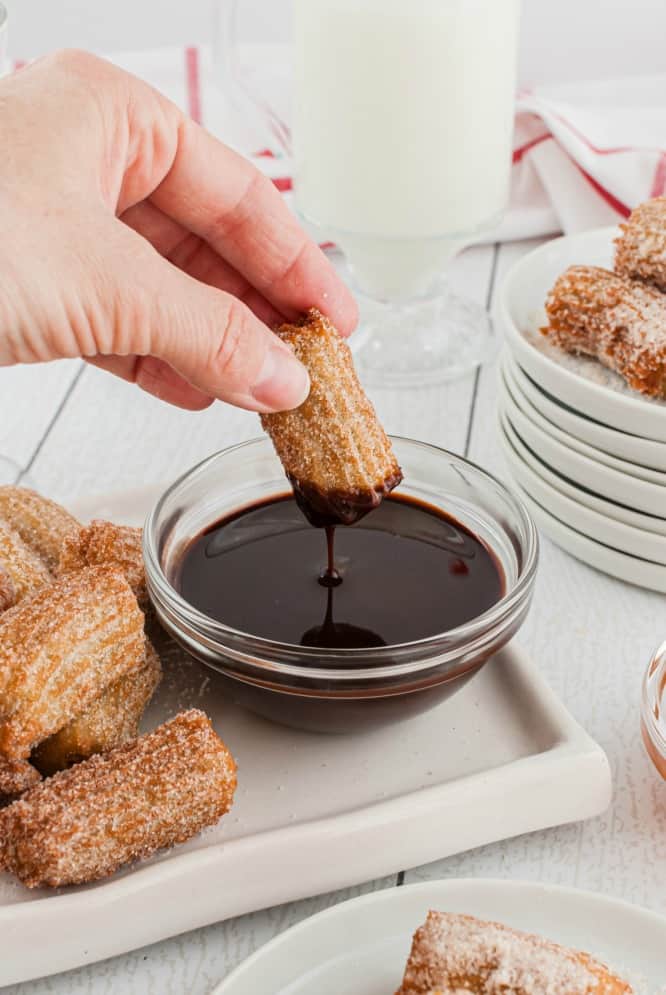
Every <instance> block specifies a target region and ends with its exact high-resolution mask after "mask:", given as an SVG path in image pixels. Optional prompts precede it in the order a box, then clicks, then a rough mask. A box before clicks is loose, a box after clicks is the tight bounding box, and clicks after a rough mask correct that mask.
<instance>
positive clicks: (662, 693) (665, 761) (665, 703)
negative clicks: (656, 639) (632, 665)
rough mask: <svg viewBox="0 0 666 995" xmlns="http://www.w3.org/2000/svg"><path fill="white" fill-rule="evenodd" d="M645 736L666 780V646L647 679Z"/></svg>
mask: <svg viewBox="0 0 666 995" xmlns="http://www.w3.org/2000/svg"><path fill="white" fill-rule="evenodd" d="M641 732H642V734H643V742H644V743H645V748H646V750H647V751H648V754H649V756H650V759H651V760H652V762H653V764H654V765H655V767H656V768H657V770H658V771H659V773H660V774H661V776H662V777H663V778H664V779H665V780H666V642H663V643H662V644H661V646H660V647H659V648H658V649H657V651H656V652H655V653H654V655H653V657H652V659H651V660H650V664H649V666H648V668H647V670H646V672H645V677H644V678H643V692H642V695H641Z"/></svg>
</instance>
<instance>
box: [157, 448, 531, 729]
mask: <svg viewBox="0 0 666 995" xmlns="http://www.w3.org/2000/svg"><path fill="white" fill-rule="evenodd" d="M392 442H393V446H394V449H395V452H396V456H397V458H398V461H399V462H400V464H401V466H402V469H403V472H404V478H405V479H404V482H403V484H402V485H401V486H400V488H399V492H400V493H401V494H406V495H409V496H411V497H415V498H417V499H421V500H422V501H425V502H427V503H429V504H431V505H434V506H435V507H437V508H440V509H441V510H443V511H445V512H446V513H447V514H449V515H450V516H452V517H453V518H455V519H457V520H458V521H459V522H461V523H462V524H463V525H465V526H467V528H468V529H470V530H471V531H472V532H474V533H475V534H476V535H477V536H478V537H479V538H480V539H481V540H482V541H483V542H484V543H485V544H486V546H487V547H489V548H490V549H491V550H492V552H493V553H494V555H495V557H496V560H497V562H498V563H499V565H500V567H501V570H502V572H503V575H504V594H503V596H502V597H501V599H500V600H499V601H498V602H497V603H496V604H494V605H493V606H492V607H491V608H489V609H488V610H487V611H485V612H484V613H483V614H482V615H479V616H478V617H477V618H474V619H472V620H471V621H469V622H467V623H465V624H464V625H461V626H459V627H457V628H455V629H451V630H449V631H448V632H442V633H441V634H439V635H436V636H432V637H430V638H427V639H421V640H418V641H415V642H409V643H401V644H399V645H393V646H382V647H378V648H370V649H321V648H314V647H303V646H296V645H293V644H288V643H280V642H273V641H271V640H268V639H264V638H260V637H257V636H253V635H252V634H251V633H247V632H239V631H237V630H234V629H232V628H230V627H228V626H226V625H223V624H222V623H220V622H218V621H216V620H214V619H211V618H209V617H208V616H206V615H204V614H202V613H201V612H200V611H198V610H197V609H196V608H194V607H193V606H192V605H190V604H188V602H187V601H185V600H184V599H183V598H182V597H181V595H180V594H179V592H178V591H177V590H176V588H175V587H174V583H173V579H174V577H175V576H176V573H177V569H178V565H179V562H180V560H181V558H182V555H183V553H184V551H185V549H186V548H187V546H188V544H189V543H190V541H191V540H192V539H193V538H194V537H195V536H196V535H198V534H199V533H200V532H201V531H202V530H204V529H205V528H207V527H208V526H210V525H212V524H213V523H214V522H216V521H218V520H219V519H220V518H222V517H224V516H226V515H229V514H231V513H232V512H237V511H239V510H240V509H242V508H244V507H247V506H248V505H252V504H254V503H256V502H258V501H261V500H266V499H268V498H270V497H273V496H277V495H280V494H284V493H285V491H286V490H288V488H287V487H286V485H285V477H284V471H283V469H282V466H281V464H280V462H279V460H278V458H277V456H276V455H275V452H274V450H273V446H272V444H271V442H270V440H269V439H268V438H262V439H256V440H253V441H251V442H246V443H243V444H242V445H238V446H234V447H232V448H230V449H225V450H223V451H222V452H220V453H217V454H216V455H215V456H211V457H210V458H209V459H207V460H205V461H204V462H203V463H200V464H199V465H198V466H196V467H194V468H193V469H192V470H190V471H188V472H187V473H186V474H185V475H184V476H183V477H181V478H180V479H179V480H177V481H176V482H175V483H174V484H173V485H172V486H171V487H169V489H168V490H167V491H166V493H165V494H164V495H163V496H162V497H161V498H160V500H159V501H158V502H157V504H156V506H155V507H154V509H153V510H152V512H151V514H150V515H149V517H148V521H147V523H146V527H145V530H144V557H145V561H146V574H147V580H148V587H149V591H150V595H151V598H152V600H153V603H154V606H155V609H156V611H157V615H158V617H159V619H160V621H161V623H162V625H163V626H164V627H165V628H166V629H167V630H168V631H169V632H170V633H171V635H172V636H173V637H174V638H175V639H176V640H177V642H179V643H180V644H181V646H183V647H184V648H185V649H186V650H187V651H188V652H189V653H190V654H191V655H192V656H194V657H196V658H197V659H198V660H201V661H202V662H203V663H205V664H208V665H209V666H211V667H213V668H214V669H215V670H216V671H218V672H219V673H220V674H222V675H224V678H225V680H226V685H227V688H228V690H229V692H230V693H231V695H232V697H233V699H234V700H235V701H237V702H238V703H239V704H241V705H244V706H245V707H247V708H250V709H251V710H253V711H255V712H258V713H260V714H261V715H263V716H265V717H266V718H269V719H273V720H274V721H278V722H281V723H284V724H286V725H291V726H295V727H297V728H301V729H309V730H313V731H321V732H349V731H354V730H361V729H368V728H370V727H372V726H376V725H380V724H384V723H387V722H394V721H396V720H398V719H403V718H407V717H409V716H411V715H414V714H417V713H419V712H422V711H425V710H426V709H428V708H430V707H432V706H433V705H435V704H437V703H439V702H440V701H442V700H443V699H445V698H448V697H450V696H451V695H452V694H453V693H454V692H456V691H458V690H459V689H460V688H461V687H463V685H464V684H465V683H466V682H467V681H468V680H469V679H470V678H471V677H472V676H473V675H474V674H475V673H477V672H478V670H479V669H480V668H481V667H482V666H483V665H484V664H485V663H486V661H487V660H489V659H490V657H492V655H493V654H494V653H496V652H497V651H498V650H499V649H500V648H501V647H502V646H504V645H505V643H507V642H508V640H509V639H511V637H512V636H513V635H514V633H515V632H516V631H517V629H518V628H519V627H520V625H521V624H522V622H523V620H524V618H525V615H526V613H527V610H528V607H529V603H530V600H531V596H532V590H533V586H534V579H535V575H536V567H537V559H538V540H537V533H536V529H535V527H534V525H533V523H532V520H531V519H530V517H529V514H528V513H527V511H526V509H525V508H524V506H523V504H522V503H521V501H520V500H519V499H518V498H516V497H514V495H513V494H511V492H510V491H509V490H507V488H506V487H505V486H504V485H503V484H502V483H500V482H499V481H498V480H495V478H494V477H492V476H491V475H490V474H488V473H486V472H485V471H484V470H482V469H480V468H479V467H477V466H475V465H474V464H473V463H470V462H468V461H467V460H464V459H462V458H461V457H459V456H454V455H452V454H451V453H448V452H446V451H445V450H443V449H438V448H437V447H435V446H431V445H426V444H425V443H422V442H415V441H413V440H411V439H401V438H393V439H392ZM397 580H398V582H399V578H398V579H397ZM405 610H406V611H408V610H409V609H408V606H406V609H405Z"/></svg>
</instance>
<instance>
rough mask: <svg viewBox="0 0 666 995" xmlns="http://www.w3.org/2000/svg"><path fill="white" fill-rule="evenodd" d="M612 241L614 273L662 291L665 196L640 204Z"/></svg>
mask: <svg viewBox="0 0 666 995" xmlns="http://www.w3.org/2000/svg"><path fill="white" fill-rule="evenodd" d="M620 228H621V229H622V234H621V236H620V237H619V238H618V239H617V240H616V242H615V272H616V273H618V274H619V275H620V276H625V277H627V278H629V279H631V280H643V281H644V282H645V283H650V284H652V285H653V286H654V287H656V288H657V289H658V290H662V291H664V292H666V197H655V198H654V199H653V200H648V201H646V202H645V203H644V204H640V205H639V206H638V207H637V208H636V209H635V210H633V211H632V212H631V215H630V217H629V219H628V220H627V221H626V222H625V223H624V224H622V225H620Z"/></svg>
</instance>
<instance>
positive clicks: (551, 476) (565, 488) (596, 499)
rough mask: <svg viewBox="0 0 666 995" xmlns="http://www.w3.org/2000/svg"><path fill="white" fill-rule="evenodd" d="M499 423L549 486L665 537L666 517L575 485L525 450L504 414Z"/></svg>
mask: <svg viewBox="0 0 666 995" xmlns="http://www.w3.org/2000/svg"><path fill="white" fill-rule="evenodd" d="M502 423H503V428H504V430H505V431H506V432H507V434H508V435H509V437H510V439H511V444H512V446H513V448H514V449H515V450H516V452H517V453H518V454H519V456H520V458H521V459H522V460H523V462H524V463H527V465H528V466H529V467H531V469H532V470H534V472H535V473H537V474H538V475H539V476H540V477H542V478H543V479H544V480H545V481H546V482H547V483H549V484H550V485H551V487H553V488H555V489H556V490H558V491H560V493H562V494H566V495H567V496H568V497H570V498H572V499H573V500H574V501H577V502H578V503H579V504H582V505H585V507H586V508H592V509H593V510H594V511H598V512H599V514H600V515H603V516H604V517H605V518H613V519H615V520H616V521H618V522H624V523H625V524H626V525H631V526H633V527H634V528H636V529H640V530H642V531H644V532H651V533H654V534H655V535H660V536H666V519H664V518H657V517H655V516H653V515H642V514H641V513H640V512H639V511H634V510H633V509H631V508H625V507H624V505H621V504H617V503H615V502H613V501H607V500H606V499H605V498H602V497H601V496H600V495H598V494H595V493H594V492H593V491H589V490H585V489H583V488H580V487H577V486H576V484H574V483H573V482H572V481H570V480H567V478H566V477H563V476H562V475H561V474H559V473H556V472H555V470H553V469H551V467H549V466H547V465H546V463H544V462H543V460H542V459H540V458H539V456H537V455H536V453H533V452H532V450H531V449H528V447H527V446H526V445H525V443H524V442H523V441H522V439H520V438H519V436H518V435H517V434H516V432H515V430H514V429H513V428H512V426H511V425H510V424H509V422H508V420H507V419H506V417H504V418H503V421H502Z"/></svg>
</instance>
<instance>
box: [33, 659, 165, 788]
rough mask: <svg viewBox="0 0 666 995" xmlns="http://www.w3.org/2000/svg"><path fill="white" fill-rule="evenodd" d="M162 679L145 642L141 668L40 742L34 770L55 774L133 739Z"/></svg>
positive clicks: (160, 669)
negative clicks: (143, 659)
mask: <svg viewBox="0 0 666 995" xmlns="http://www.w3.org/2000/svg"><path fill="white" fill-rule="evenodd" d="M161 677H162V667H161V664H160V658H159V657H158V655H157V653H156V652H155V649H154V648H153V647H152V646H151V645H150V643H148V642H147V643H146V653H145V662H144V665H143V666H142V667H141V669H140V670H136V671H133V672H131V673H129V674H126V675H125V676H123V677H121V678H120V679H119V680H117V681H115V682H114V683H113V684H111V685H110V686H109V687H108V688H107V690H106V691H104V692H103V694H102V695H101V697H99V698H98V699H97V700H96V701H93V703H92V704H91V705H89V706H88V708H87V709H86V710H85V712H83V713H82V714H81V715H79V716H77V718H75V719H72V721H71V722H70V723H69V724H68V725H66V726H65V727H64V728H63V729H61V730H60V731H59V732H57V733H55V735H53V736H51V737H49V739H47V740H45V741H44V742H43V743H40V744H39V746H38V747H37V748H36V749H35V750H34V751H33V754H32V762H33V764H34V765H35V767H37V769H38V770H39V771H40V772H41V773H42V774H44V775H49V774H55V773H56V771H59V770H64V769H65V768H66V767H69V766H71V764H73V763H79V761H81V760H86V759H87V758H88V757H91V756H92V755H93V753H104V752H106V751H107V750H111V749H113V748H114V747H116V746H121V745H122V744H123V743H127V742H129V741H130V740H131V739H134V738H135V737H136V735H137V734H138V731H139V723H140V721H141V717H142V716H143V713H144V711H145V708H146V705H147V704H148V702H149V701H150V699H151V698H152V696H153V693H154V691H155V688H156V687H157V685H158V684H159V682H160V679H161Z"/></svg>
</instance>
